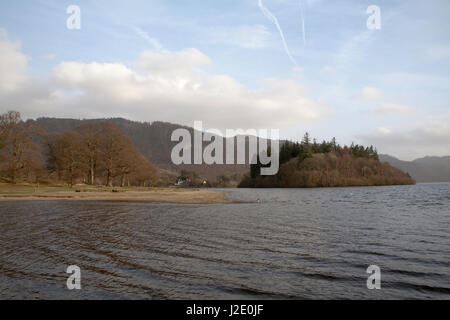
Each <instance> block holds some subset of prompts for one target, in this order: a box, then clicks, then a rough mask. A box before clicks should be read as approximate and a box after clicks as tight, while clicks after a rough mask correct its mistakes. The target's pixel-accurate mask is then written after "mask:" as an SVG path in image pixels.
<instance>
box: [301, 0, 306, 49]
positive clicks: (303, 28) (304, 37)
mask: <svg viewBox="0 0 450 320" xmlns="http://www.w3.org/2000/svg"><path fill="white" fill-rule="evenodd" d="M300 18H301V19H302V34H303V45H304V46H306V31H305V17H304V16H303V5H302V0H300Z"/></svg>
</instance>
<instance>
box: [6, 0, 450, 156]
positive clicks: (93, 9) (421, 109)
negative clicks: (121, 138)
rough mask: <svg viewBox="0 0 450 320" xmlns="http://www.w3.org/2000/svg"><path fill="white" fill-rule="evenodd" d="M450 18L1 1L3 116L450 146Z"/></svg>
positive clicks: (446, 151)
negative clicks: (198, 124)
mask: <svg viewBox="0 0 450 320" xmlns="http://www.w3.org/2000/svg"><path fill="white" fill-rule="evenodd" d="M72 5H75V6H78V8H79V9H80V15H79V21H80V25H79V26H80V28H79V29H78V28H75V29H73V28H68V20H69V26H71V25H73V24H71V23H73V22H75V21H77V20H76V19H75V20H74V19H73V17H72V15H73V13H74V12H73V11H69V13H68V12H67V9H68V7H69V6H72ZM371 5H375V6H377V7H378V8H379V9H380V20H379V21H380V28H379V29H373V28H368V25H367V21H368V19H369V21H372V20H371V19H370V18H371V16H372V12H370V13H367V8H368V7H369V6H371ZM449 14H450V1H448V0H430V1H416V0H409V1H397V0H370V1H365V0H362V1H361V0H359V1H356V0H341V1H332V0H294V1H291V0H239V1H238V0H236V1H234V0H228V1H217V0H202V1H195V0H194V1H192V0H191V1H181V0H173V1H169V0H166V1H162V0H160V1H153V0H150V1H149V0H145V1H144V0H139V1H137V0H136V1H134V0H129V1H117V0H113V1H111V0H108V1H106V0H96V1H74V0H70V1H56V0H53V1H48V0H45V1H44V0H41V1H38V0H29V1H12V0H5V1H1V2H0V113H4V112H6V111H7V110H17V111H20V112H21V114H22V117H23V118H24V119H28V118H37V117H44V116H45V117H65V118H67V117H71V118H79V119H83V118H99V117H124V118H127V119H131V120H136V121H149V122H152V121H168V122H172V123H179V124H183V125H188V126H193V123H194V121H196V120H198V121H203V127H204V128H206V129H207V128H217V129H219V130H223V132H224V131H225V129H226V128H228V129H238V128H243V129H250V128H254V129H272V128H273V129H280V136H281V137H282V138H286V139H292V140H300V139H301V138H302V136H303V134H304V132H306V131H308V132H309V133H310V135H311V136H313V137H316V138H317V139H318V140H319V141H321V140H322V139H331V138H332V137H336V138H337V140H338V142H340V143H342V144H350V143H352V142H355V143H362V144H365V145H374V146H376V147H377V149H378V151H379V153H387V154H390V155H393V156H396V157H398V158H400V159H403V160H412V159H415V158H419V157H423V156H425V155H429V156H443V155H450V90H449V88H450V19H448V16H449Z"/></svg>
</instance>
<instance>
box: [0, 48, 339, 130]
mask: <svg viewBox="0 0 450 320" xmlns="http://www.w3.org/2000/svg"><path fill="white" fill-rule="evenodd" d="M15 52H16V51H15ZM16 53H17V52H16ZM6 56H7V55H6ZM19 56H20V54H19ZM0 61H4V59H3V57H2V56H0ZM210 63H212V62H211V59H210V58H209V57H208V56H206V55H205V54H203V53H202V52H200V51H199V50H197V49H184V50H181V51H178V52H154V51H145V52H143V53H141V54H140V56H139V58H138V59H137V60H136V61H135V62H134V63H132V64H131V65H130V66H127V65H124V64H122V63H100V62H89V63H86V62H74V61H67V62H62V63H60V64H58V65H56V66H55V67H54V69H53V72H52V76H51V79H50V80H49V81H48V82H43V81H37V80H35V81H30V83H28V85H26V86H23V87H21V89H20V90H18V91H17V92H15V93H14V94H13V93H10V94H3V95H2V94H1V93H0V98H1V99H2V101H3V102H4V103H3V104H2V108H8V109H16V110H18V111H20V112H22V114H23V115H24V117H39V116H56V117H77V118H84V117H86V118H89V117H114V116H122V117H127V118H130V119H134V120H141V121H155V120H161V121H169V122H173V123H180V124H185V125H192V124H193V122H194V121H195V120H202V121H203V122H204V124H205V127H206V126H208V127H216V128H222V129H223V128H238V127H242V128H278V127H280V126H284V125H298V124H301V123H305V122H310V121H313V120H318V119H321V118H322V117H325V116H328V115H330V114H331V113H332V111H331V110H330V109H327V108H326V107H324V106H322V105H321V104H320V103H319V102H317V101H316V100H314V99H312V98H310V97H309V96H308V95H307V93H306V90H305V88H304V87H303V86H302V85H301V84H299V83H298V82H295V81H293V80H285V79H284V80H283V79H269V80H265V81H263V82H262V83H261V85H260V87H259V88H257V89H249V88H247V87H246V86H244V85H242V84H241V83H239V82H238V81H237V80H236V79H234V78H232V77H230V76H227V75H218V74H210V73H207V72H205V71H204V70H200V68H202V67H204V66H206V65H208V64H210ZM25 67H26V63H25ZM1 111H2V112H4V111H6V110H1Z"/></svg>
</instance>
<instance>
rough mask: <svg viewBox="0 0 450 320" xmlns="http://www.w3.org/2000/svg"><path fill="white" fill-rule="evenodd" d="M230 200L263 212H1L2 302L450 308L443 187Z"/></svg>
mask: <svg viewBox="0 0 450 320" xmlns="http://www.w3.org/2000/svg"><path fill="white" fill-rule="evenodd" d="M229 191H230V193H229V197H230V198H232V199H236V200H243V201H247V202H249V201H257V200H258V199H259V201H260V202H256V203H237V204H211V205H195V204H194V205H193V204H189V205H183V204H158V203H125V202H99V201H93V202H89V201H30V202H29V201H20V202H19V201H18V202H0V299H19V298H27V299H35V298H36V299H80V298H81V299H84V298H90V299H106V298H121V299H122V298H124V299H190V298H196V299H228V298H230V299H285V298H287V299H291V298H292V299H305V298H311V299H325V298H352V299H356V298H369V299H379V298H381V299H393V298H400V299H403V298H407V299H415V298H418V299H429V298H433V299H438V298H443V299H450V184H419V185H416V186H395V187H371V188H365V187H363V188H335V189H258V190H254V189H232V190H229ZM69 265H78V266H79V267H80V268H81V285H82V289H81V290H72V291H70V290H68V289H67V288H66V280H67V277H68V276H69V275H68V274H66V268H67V266H69ZM369 265H378V266H379V267H380V268H381V290H368V289H367V287H366V280H367V277H368V276H369V275H368V274H366V269H367V267H368V266H369Z"/></svg>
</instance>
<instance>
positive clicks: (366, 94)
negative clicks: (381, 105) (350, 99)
mask: <svg viewBox="0 0 450 320" xmlns="http://www.w3.org/2000/svg"><path fill="white" fill-rule="evenodd" d="M382 95H383V93H382V92H381V90H379V89H377V88H371V87H366V88H363V89H362V90H361V92H360V93H359V94H358V95H356V96H355V98H356V99H361V100H373V99H378V98H380V97H381V96H382Z"/></svg>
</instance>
